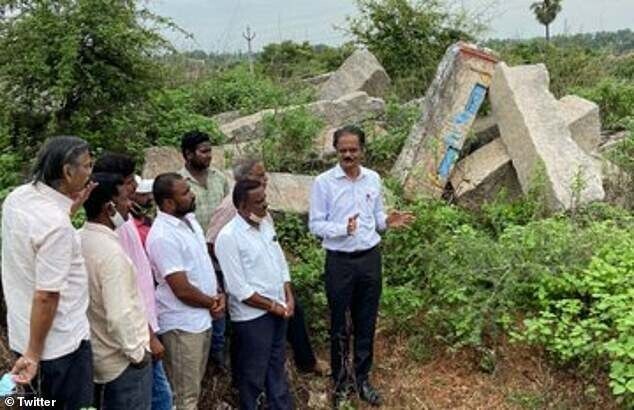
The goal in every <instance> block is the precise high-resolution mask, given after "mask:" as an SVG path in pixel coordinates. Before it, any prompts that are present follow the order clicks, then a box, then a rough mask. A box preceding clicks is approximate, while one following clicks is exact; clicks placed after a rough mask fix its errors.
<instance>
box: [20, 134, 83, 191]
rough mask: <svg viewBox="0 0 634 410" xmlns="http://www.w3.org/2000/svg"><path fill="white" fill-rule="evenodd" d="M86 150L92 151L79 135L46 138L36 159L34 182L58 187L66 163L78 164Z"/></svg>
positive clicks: (33, 173)
mask: <svg viewBox="0 0 634 410" xmlns="http://www.w3.org/2000/svg"><path fill="white" fill-rule="evenodd" d="M86 152H90V146H89V145H88V143H87V142H86V141H84V140H83V139H81V138H79V137H74V136H59V137H53V138H50V139H48V140H46V142H45V143H44V145H42V147H41V148H40V150H39V152H38V153H37V157H36V159H35V165H34V166H33V172H32V177H33V182H34V183H35V182H43V183H45V184H46V185H48V186H50V187H52V188H57V187H58V185H59V183H60V181H61V180H62V179H63V178H64V165H66V164H72V165H77V160H78V158H79V157H80V156H81V155H82V154H84V153H86Z"/></svg>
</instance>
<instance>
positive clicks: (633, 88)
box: [574, 78, 634, 129]
mask: <svg viewBox="0 0 634 410" xmlns="http://www.w3.org/2000/svg"><path fill="white" fill-rule="evenodd" d="M574 92H575V93H576V94H579V95H580V96H582V97H584V98H587V99H589V100H591V101H594V102H596V103H597V104H598V105H599V109H600V111H601V122H602V123H603V128H606V129H622V128H626V127H627V126H628V125H629V124H630V123H631V122H633V121H634V81H626V80H615V79H612V78H604V79H602V80H601V81H599V82H598V83H596V84H595V85H593V86H592V87H586V88H576V89H575V90H574Z"/></svg>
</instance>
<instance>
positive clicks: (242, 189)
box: [231, 179, 262, 209]
mask: <svg viewBox="0 0 634 410" xmlns="http://www.w3.org/2000/svg"><path fill="white" fill-rule="evenodd" d="M261 186H262V184H261V183H260V182H258V181H253V180H250V179H244V180H242V181H238V182H236V185H235V186H234V187H233V194H232V196H231V199H232V200H233V206H235V207H236V209H238V208H239V207H240V205H241V204H243V203H244V202H245V201H246V200H247V198H248V197H249V192H251V191H253V190H255V189H258V188H260V187H261Z"/></svg>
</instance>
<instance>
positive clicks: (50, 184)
mask: <svg viewBox="0 0 634 410" xmlns="http://www.w3.org/2000/svg"><path fill="white" fill-rule="evenodd" d="M91 172H92V158H91V156H90V150H89V146H88V144H87V143H86V141H84V140H82V139H81V138H77V137H55V138H51V139H49V140H48V141H46V143H45V144H44V146H43V147H42V149H41V150H40V152H39V153H38V155H37V159H36V162H35V167H34V170H33V181H32V182H30V183H27V184H24V185H22V186H20V187H18V188H16V189H15V190H14V191H13V192H11V193H10V194H9V196H8V197H7V199H6V200H5V201H4V205H3V212H2V239H3V240H2V289H3V291H4V299H5V301H6V303H7V327H8V333H9V346H10V348H11V350H12V351H13V352H14V353H15V354H16V355H17V356H18V359H17V361H16V362H15V365H14V366H13V369H12V370H11V373H13V375H14V380H15V381H16V382H18V383H21V384H30V383H31V381H32V380H33V379H34V378H35V376H36V375H38V377H37V380H35V386H34V388H35V389H37V391H39V393H40V397H42V398H44V399H49V400H55V407H57V408H65V409H79V408H83V407H91V406H92V405H93V383H92V380H93V375H92V351H91V347H90V341H89V340H90V328H89V325H88V318H87V315H86V311H87V309H88V299H89V297H88V274H87V273H86V267H85V265H84V259H83V257H82V253H81V243H80V240H79V235H78V233H77V232H76V231H75V229H74V228H73V225H72V224H71V219H70V215H71V210H74V209H77V208H78V203H79V202H81V200H82V199H85V198H87V197H88V195H89V194H90V191H91V190H92V188H93V187H94V186H93V185H92V184H89V182H88V181H89V179H90V175H91ZM74 200H75V203H74Z"/></svg>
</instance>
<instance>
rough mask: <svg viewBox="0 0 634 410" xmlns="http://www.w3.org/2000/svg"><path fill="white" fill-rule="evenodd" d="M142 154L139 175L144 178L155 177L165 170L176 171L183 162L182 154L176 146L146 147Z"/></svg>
mask: <svg viewBox="0 0 634 410" xmlns="http://www.w3.org/2000/svg"><path fill="white" fill-rule="evenodd" d="M144 156H145V161H144V162H143V172H142V173H141V176H142V177H143V178H146V179H153V178H156V176H157V175H159V174H163V173H165V172H177V171H178V170H179V169H181V168H182V167H183V165H184V164H185V160H184V159H183V155H182V154H181V152H180V150H179V149H178V148H176V147H168V146H165V147H150V148H146V149H145V154H144Z"/></svg>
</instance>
